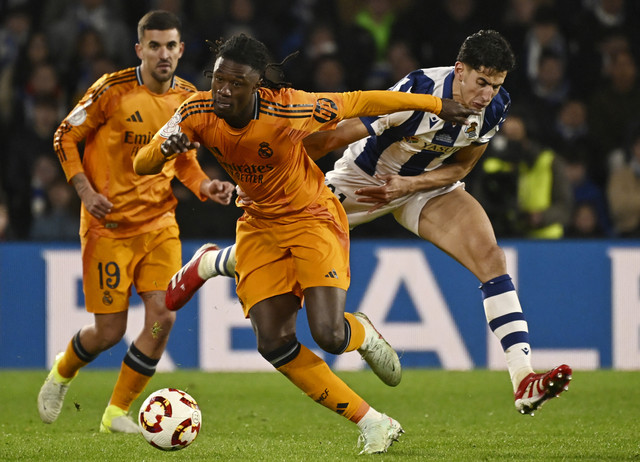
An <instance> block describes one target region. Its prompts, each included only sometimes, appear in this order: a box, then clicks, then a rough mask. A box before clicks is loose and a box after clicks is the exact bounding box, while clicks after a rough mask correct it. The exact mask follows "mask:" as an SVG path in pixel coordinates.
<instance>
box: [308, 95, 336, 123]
mask: <svg viewBox="0 0 640 462" xmlns="http://www.w3.org/2000/svg"><path fill="white" fill-rule="evenodd" d="M337 115H338V106H336V103H334V102H333V101H332V100H330V99H329V98H319V99H318V100H317V101H316V107H315V108H313V118H314V119H316V120H317V121H318V122H321V123H325V122H330V121H332V120H333V119H335V118H336V117H337Z"/></svg>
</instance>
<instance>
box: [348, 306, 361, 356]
mask: <svg viewBox="0 0 640 462" xmlns="http://www.w3.org/2000/svg"><path fill="white" fill-rule="evenodd" d="M344 319H345V320H346V321H347V322H348V323H349V326H350V327H351V339H350V340H349V344H348V345H347V348H346V349H345V350H344V351H345V352H347V351H353V350H357V349H358V348H360V347H361V346H362V344H363V343H364V335H365V332H364V326H363V325H362V324H361V323H360V321H358V318H356V317H355V316H354V315H353V314H351V313H345V314H344Z"/></svg>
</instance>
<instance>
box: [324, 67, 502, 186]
mask: <svg viewBox="0 0 640 462" xmlns="http://www.w3.org/2000/svg"><path fill="white" fill-rule="evenodd" d="M453 79H454V73H453V67H436V68H428V69H419V70H416V71H413V72H412V73H410V74H408V75H407V76H406V77H405V78H403V79H402V80H400V81H399V82H398V83H397V84H396V85H394V86H393V87H391V88H390V89H391V90H394V91H402V92H406V93H421V94H432V95H435V96H439V97H441V98H453ZM510 104H511V98H510V97H509V93H508V92H507V91H506V90H505V89H503V88H501V89H500V91H499V92H498V94H497V95H496V96H495V97H494V98H493V100H492V101H491V103H490V104H489V106H487V107H486V108H485V109H484V110H483V111H482V112H481V114H480V115H479V116H472V117H470V118H469V121H470V122H471V124H470V125H468V126H462V125H453V124H451V123H449V122H445V121H444V120H442V119H440V118H439V117H438V116H437V115H435V114H432V113H429V112H422V111H405V112H396V113H393V114H388V115H383V116H378V117H363V118H362V119H361V120H362V122H363V123H364V124H365V126H366V127H367V129H368V130H369V133H370V135H371V136H369V137H367V138H365V139H363V140H360V141H357V142H355V143H352V144H351V145H350V146H349V148H348V149H347V150H346V151H345V153H344V154H343V157H342V158H341V159H340V160H338V162H337V163H336V168H338V167H339V166H340V165H341V163H355V164H356V165H357V166H358V167H359V169H360V170H361V171H362V172H364V173H366V174H367V175H369V176H373V175H374V174H376V173H378V174H398V175H403V176H414V175H419V174H421V173H424V172H426V171H430V170H433V169H436V168H438V167H439V166H440V165H442V163H443V161H444V160H445V159H446V158H447V157H449V156H451V155H452V154H454V153H455V152H456V151H458V150H459V149H460V148H462V147H465V146H469V145H470V144H472V143H476V144H484V143H487V142H488V141H489V140H490V139H491V138H492V137H493V136H494V135H495V134H496V132H497V131H498V130H499V128H500V126H501V125H502V122H503V121H504V119H505V117H506V115H507V112H508V110H509V106H510Z"/></svg>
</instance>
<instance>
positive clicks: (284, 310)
mask: <svg viewBox="0 0 640 462" xmlns="http://www.w3.org/2000/svg"><path fill="white" fill-rule="evenodd" d="M273 70H274V69H273V65H271V64H269V53H268V51H267V49H266V47H265V46H264V45H263V44H262V43H261V42H259V41H257V40H255V39H252V38H250V37H247V36H246V35H243V34H240V35H236V36H233V37H231V38H230V39H229V40H227V41H226V42H224V43H218V49H217V53H216V60H215V64H214V68H213V72H212V84H211V91H207V92H199V93H197V94H196V95H194V96H192V97H191V98H189V99H188V100H187V101H185V102H184V103H183V104H182V106H181V107H180V108H179V109H178V111H177V112H176V114H175V115H174V116H173V118H172V119H171V120H170V121H169V122H168V123H167V124H166V125H165V126H164V127H163V128H162V129H161V130H160V131H159V132H158V133H157V134H156V135H155V136H154V138H153V140H152V141H151V143H150V144H149V145H147V146H145V147H143V148H142V149H141V150H140V152H139V153H138V155H137V156H136V158H135V161H134V168H135V170H136V172H137V173H140V174H153V173H156V172H157V171H159V169H161V168H162V166H163V165H164V162H165V161H167V160H173V159H175V158H180V157H181V156H182V155H184V154H183V153H185V152H187V151H188V150H189V149H193V148H196V147H199V146H200V145H203V146H205V147H207V148H208V149H209V150H210V151H211V152H212V153H213V155H214V156H215V157H216V159H217V160H218V162H219V164H220V165H221V166H222V167H223V168H224V169H225V170H226V171H227V172H228V173H229V174H230V175H231V177H232V178H233V179H234V180H235V181H236V182H237V183H238V185H239V186H241V188H242V189H243V190H244V191H246V192H247V194H248V195H249V196H250V197H251V198H252V199H254V202H253V203H252V204H250V205H247V206H244V205H243V208H244V212H245V213H244V215H243V216H242V217H241V218H240V219H239V220H238V223H237V228H236V243H237V250H236V259H237V264H236V280H237V289H236V290H237V294H238V297H239V299H240V301H241V303H242V305H243V309H244V313H245V316H247V317H248V318H250V320H251V323H252V325H253V328H254V331H255V333H256V337H257V342H258V351H259V352H260V353H261V354H262V356H263V357H264V358H265V359H266V360H267V361H269V362H270V363H271V364H272V365H273V366H274V367H275V368H276V369H277V370H278V371H280V372H281V373H282V374H284V375H285V376H286V377H287V378H288V379H289V380H290V381H291V382H293V383H294V384H295V385H296V386H298V387H299V388H300V389H302V390H303V391H304V392H305V393H306V394H307V395H308V396H309V397H310V398H312V399H313V400H314V401H316V402H318V403H320V404H322V405H323V406H325V407H327V408H329V409H331V410H333V411H335V412H337V413H338V414H340V415H342V416H344V417H346V418H347V419H349V420H351V421H352V422H354V423H356V424H357V425H358V427H359V428H360V431H361V432H362V435H361V436H362V439H363V442H364V449H363V451H362V452H363V453H378V452H386V450H387V448H388V447H389V446H390V445H391V444H392V443H393V442H394V441H396V440H397V439H398V438H399V436H400V435H401V433H402V432H403V430H402V427H401V426H400V424H399V423H398V422H397V421H395V420H394V419H392V418H390V417H388V416H386V415H385V414H382V413H380V412H378V411H376V410H375V409H374V408H373V407H371V406H370V405H369V404H368V403H367V402H366V401H364V399H362V398H361V397H360V396H359V395H357V394H356V393H355V392H354V391H353V390H351V388H349V387H348V386H347V385H346V384H345V383H344V382H343V381H342V380H340V379H339V378H338V377H337V376H336V375H335V374H334V373H333V372H332V371H331V370H330V369H329V367H328V365H327V364H326V363H325V362H324V361H323V360H322V359H321V358H319V357H318V356H316V355H315V354H313V353H312V352H311V351H310V350H309V349H308V348H306V347H305V346H304V345H302V344H300V343H299V342H298V340H297V338H296V330H295V324H296V316H297V312H298V310H299V309H300V308H301V305H302V302H303V300H304V303H305V305H306V309H307V316H308V319H309V327H310V330H311V334H312V336H313V338H314V340H315V341H316V343H317V344H318V346H320V347H321V348H322V349H323V350H325V351H327V352H329V353H333V354H341V353H343V352H346V351H353V350H358V351H359V353H360V354H361V355H362V356H363V358H364V359H365V360H366V361H367V362H368V363H369V364H370V365H371V367H372V369H373V370H374V372H375V373H376V374H377V375H378V376H379V377H380V378H381V379H382V380H383V381H384V382H385V383H387V384H388V385H392V386H394V385H397V384H398V383H399V381H400V378H401V367H400V362H399V360H398V357H397V354H396V353H395V351H394V350H393V348H391V346H390V345H389V344H388V343H387V342H386V341H385V340H384V339H383V338H382V336H381V335H380V334H379V333H378V332H377V331H376V330H375V328H374V327H373V325H372V324H371V322H370V321H369V320H368V319H367V317H366V316H365V315H364V314H363V313H355V314H351V313H345V312H344V307H345V298H346V290H347V288H348V286H349V282H350V273H349V225H348V223H347V217H346V214H345V212H344V209H343V208H342V206H341V204H340V202H339V201H338V199H337V198H336V197H335V195H334V194H333V193H332V192H331V191H330V190H329V189H328V188H327V187H326V186H325V184H324V175H323V173H322V171H321V170H320V169H319V168H318V167H317V166H316V165H315V163H314V162H313V161H312V160H311V159H310V158H309V156H308V155H307V153H306V151H305V149H304V147H303V144H302V140H303V139H304V138H305V137H306V136H307V135H309V134H310V133H313V132H316V131H319V130H324V129H331V128H334V127H335V125H336V124H337V123H338V122H339V121H340V120H342V119H344V118H350V117H359V116H364V115H380V114H386V113H389V112H394V111H400V110H424V111H429V112H433V113H435V114H442V115H443V116H446V117H447V118H448V119H452V120H453V121H457V122H458V123H465V122H466V118H467V116H469V115H471V114H472V113H474V111H473V110H470V109H466V108H464V107H463V106H462V105H459V104H458V103H454V102H453V101H451V100H448V101H446V102H444V101H443V100H441V99H440V98H438V97H434V96H432V95H408V94H400V93H398V92H389V91H370V92H350V93H307V92H303V91H298V90H294V89H291V88H286V84H281V83H280V84H279V83H276V82H274V81H272V80H271V79H269V78H268V75H269V72H271V71H273ZM239 205H242V204H239Z"/></svg>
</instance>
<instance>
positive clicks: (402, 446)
mask: <svg viewBox="0 0 640 462" xmlns="http://www.w3.org/2000/svg"><path fill="white" fill-rule="evenodd" d="M116 374H117V371H115V370H112V371H98V370H84V371H81V373H80V375H79V376H78V378H77V379H76V380H75V381H74V382H73V384H72V385H71V388H70V389H69V392H68V394H67V398H66V400H65V405H64V408H63V411H62V414H61V415H60V417H59V419H58V420H57V421H56V422H55V423H53V424H51V425H47V424H43V423H42V422H41V421H40V418H39V416H38V410H37V406H36V396H37V393H38V390H39V388H40V385H41V384H42V381H43V380H44V377H45V375H46V372H45V371H44V370H42V371H13V370H11V371H9V370H3V371H1V372H0V460H2V461H13V460H23V461H36V460H42V461H58V460H59V461H66V462H67V461H83V462H84V461H100V462H105V461H166V460H172V461H178V460H188V461H304V462H314V461H349V460H354V461H356V460H358V461H362V460H367V459H372V460H376V461H392V460H398V461H536V460H539V461H556V460H557V461H585V460H589V461H605V460H606V461H622V460H640V387H639V384H640V372H616V371H608V370H602V371H590V372H581V371H575V372H574V374H573V381H572V383H571V385H570V388H569V391H568V392H566V393H565V394H563V396H562V397H561V398H558V399H553V400H551V401H549V402H548V403H546V404H545V406H544V407H543V408H542V409H540V410H538V412H537V413H536V415H535V416H534V417H530V416H525V415H520V414H518V413H517V412H516V411H515V407H514V405H513V399H512V393H511V386H510V383H509V378H508V374H507V373H506V372H493V371H485V370H474V371H468V372H452V371H443V370H418V369H409V370H405V371H404V376H403V379H402V383H400V385H399V386H398V387H396V388H389V387H386V386H385V385H383V384H382V383H381V382H380V381H379V380H378V379H377V378H376V377H375V376H374V375H373V373H371V372H370V371H364V372H349V373H346V372H344V373H340V374H339V375H340V376H341V377H342V378H343V379H344V380H345V381H346V382H347V383H348V384H349V385H351V386H352V388H353V389H354V390H356V391H357V392H358V393H359V394H360V395H361V396H363V397H364V398H365V399H366V400H367V401H368V402H369V403H371V404H372V405H373V406H374V407H375V408H376V409H378V410H380V411H382V412H386V413H387V414H389V415H391V416H393V417H394V418H395V419H397V420H398V421H399V422H400V423H401V424H402V425H403V427H404V429H405V432H406V433H405V434H404V435H403V436H402V438H401V439H400V441H399V442H397V443H395V444H394V445H393V446H392V447H391V448H390V449H389V452H388V453H386V454H376V455H371V456H358V452H359V448H358V447H357V446H356V442H357V440H358V430H357V427H356V426H355V425H354V424H352V423H350V422H348V421H347V420H346V419H344V418H342V417H340V416H338V415H336V414H333V413H331V412H329V411H328V410H327V409H325V408H323V407H322V406H320V405H318V404H316V403H314V402H312V401H311V400H310V399H309V398H307V397H306V396H305V395H303V394H302V393H301V392H300V391H299V390H298V389H297V388H296V387H294V386H293V385H292V384H291V383H289V382H288V381H287V380H286V379H285V378H284V377H282V376H281V375H280V374H278V373H275V372H274V373H205V372H200V371H192V370H181V371H179V372H175V373H158V374H156V376H155V377H154V378H153V380H152V382H151V384H150V385H149V387H148V389H147V392H151V391H154V390H156V389H159V388H164V387H167V386H171V387H176V388H181V389H184V390H186V391H188V392H189V393H190V394H191V395H192V396H193V397H194V398H195V399H196V400H197V401H198V403H199V405H200V407H201V409H202V414H203V425H202V430H201V432H200V435H199V436H198V438H197V439H196V441H195V442H194V443H193V444H192V445H191V446H189V447H188V448H186V449H184V450H182V451H177V452H166V453H165V452H162V451H159V450H157V449H155V448H153V447H151V446H150V445H148V444H147V443H146V442H145V441H144V439H143V438H142V436H137V435H121V434H115V435H104V434H101V433H99V432H98V427H99V422H100V417H101V415H102V412H103V410H104V407H105V406H106V402H107V400H108V399H109V396H110V394H111V388H112V386H113V383H114V381H115V378H116ZM147 392H145V393H143V396H141V397H140V399H138V400H137V401H136V402H135V403H134V405H133V407H132V410H133V411H134V413H137V411H138V409H139V406H140V404H141V403H142V401H143V399H144V398H145V397H146V395H147V394H148V393H147Z"/></svg>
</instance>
